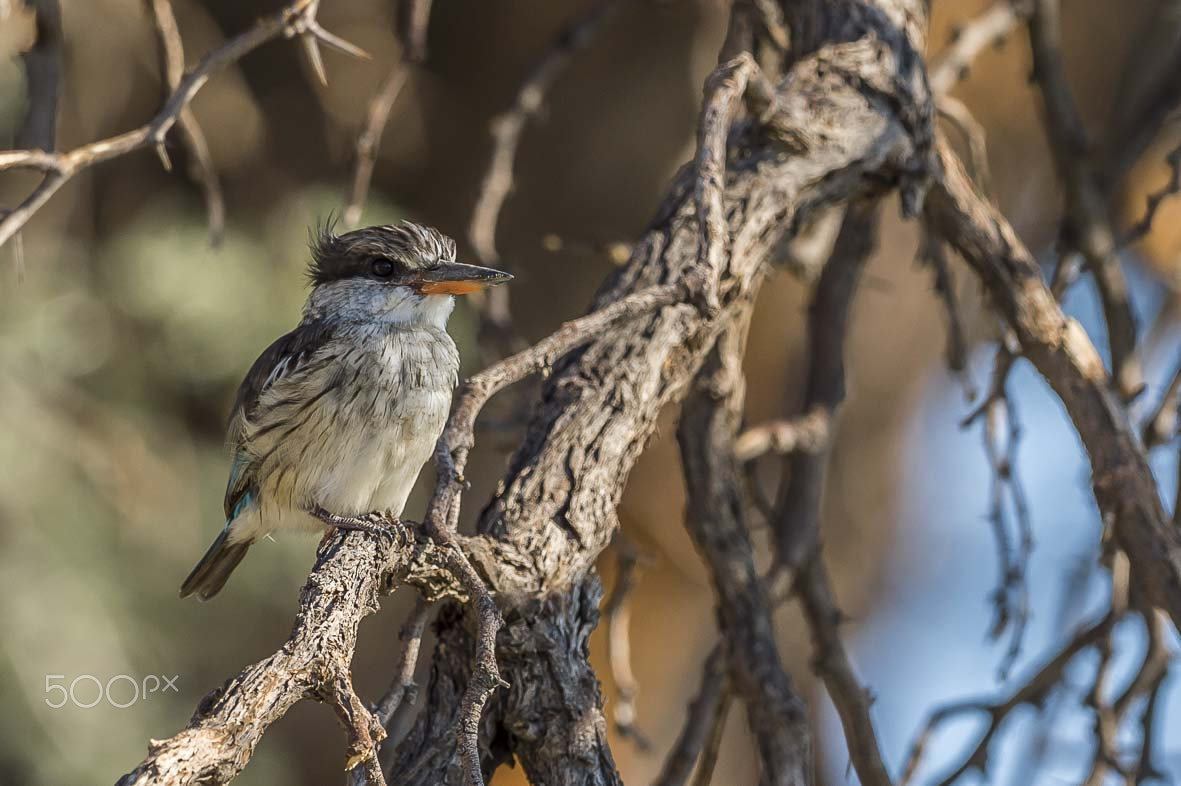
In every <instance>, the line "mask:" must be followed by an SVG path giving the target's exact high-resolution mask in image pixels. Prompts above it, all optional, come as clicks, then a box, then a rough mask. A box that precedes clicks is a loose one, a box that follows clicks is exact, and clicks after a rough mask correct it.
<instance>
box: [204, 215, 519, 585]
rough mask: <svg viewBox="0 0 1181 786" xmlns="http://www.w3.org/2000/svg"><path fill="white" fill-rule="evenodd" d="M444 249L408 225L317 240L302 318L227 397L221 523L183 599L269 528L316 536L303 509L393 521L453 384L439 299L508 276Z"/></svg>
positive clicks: (428, 233) (217, 579) (454, 364)
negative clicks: (232, 397) (460, 260)
mask: <svg viewBox="0 0 1181 786" xmlns="http://www.w3.org/2000/svg"><path fill="white" fill-rule="evenodd" d="M454 254H455V245H454V243H453V242H452V241H450V240H449V239H448V238H445V237H444V236H443V235H441V234H439V233H438V232H436V231H435V230H432V229H427V228H425V227H420V226H418V225H415V224H409V223H403V224H402V225H400V226H398V227H370V228H368V229H364V230H358V231H356V232H350V233H348V234H346V235H343V236H340V237H338V236H336V235H333V234H332V233H331V232H330V231H325V232H323V233H321V235H320V236H319V237H318V238H317V241H316V243H315V245H314V247H313V263H312V267H311V270H310V277H311V279H312V281H313V284H314V286H313V289H312V293H311V295H310V296H309V298H308V302H307V304H306V306H305V307H304V314H303V319H302V320H301V322H300V324H299V325H298V326H297V327H296V328H295V330H293V331H292V332H290V333H288V334H287V335H285V336H283V337H281V338H280V339H278V340H277V341H275V343H273V344H272V345H271V346H270V347H268V348H267V349H266V350H265V351H264V352H263V353H262V355H261V356H260V357H259V358H258V360H257V361H255V363H254V365H253V367H252V368H251V369H250V371H249V373H248V374H247V375H246V378H245V380H243V382H242V385H241V387H240V389H239V391H238V396H237V399H236V401H235V405H234V411H233V414H232V416H231V419H230V427H229V434H228V443H229V447H230V451H231V455H232V465H231V471H230V479H229V483H228V484H227V488H226V496H225V513H226V526H225V529H224V530H223V531H222V533H221V535H219V537H218V539H217V540H216V541H215V542H214V544H213V546H211V547H210V549H209V552H208V553H207V554H206V555H205V557H204V558H203V559H202V561H201V562H200V563H199V564H198V565H197V567H196V568H194V570H193V572H192V574H190V576H189V578H188V579H186V581H185V583H184V585H183V586H182V587H181V595H182V597H183V596H187V595H190V594H196V595H198V596H199V597H201V598H202V599H208V598H210V597H212V596H213V595H214V594H216V593H217V591H218V590H220V589H221V587H222V585H224V583H225V580H226V578H228V576H229V574H230V572H231V571H232V570H233V569H234V568H235V567H236V566H237V564H238V562H239V561H240V560H241V559H242V557H243V556H244V555H245V553H246V550H247V548H249V546H250V544H251V543H253V542H255V541H256V540H257V539H258V538H260V537H261V536H263V535H264V534H266V533H268V532H271V531H273V530H298V531H308V532H316V531H320V530H322V528H323V526H324V524H323V522H322V521H321V519H319V518H316V517H314V516H312V515H310V514H309V511H312V510H314V509H316V508H322V509H323V510H326V511H328V512H330V513H332V514H335V515H336V516H343V517H359V516H363V515H364V514H366V513H369V512H373V511H382V512H387V513H389V514H390V515H392V516H394V517H398V516H400V515H401V514H402V509H403V507H404V506H405V504H406V498H407V496H409V494H410V490H411V488H412V487H413V485H414V482H415V479H416V478H417V476H418V473H419V471H420V470H421V468H422V466H423V464H424V463H425V462H426V461H427V460H428V459H429V458H430V455H431V451H432V449H433V447H434V444H435V441H436V440H437V439H438V436H439V433H440V432H441V431H442V429H443V425H444V422H445V420H446V418H447V413H448V410H449V408H450V405H451V393H452V391H453V389H454V388H455V384H456V381H457V374H458V371H459V353H458V351H457V350H456V347H455V343H454V342H453V341H452V340H451V337H450V336H449V335H448V334H447V331H446V322H447V317H448V316H449V314H450V313H451V309H452V307H453V304H454V299H453V297H452V294H453V293H460V292H463V291H471V288H472V287H473V286H475V285H487V284H490V283H498V282H500V281H503V280H507V278H508V277H507V276H505V275H504V274H499V273H497V272H496V271H490V270H487V269H484V268H476V267H472V266H467V265H459V264H456V263H455V261H454ZM391 268H392V270H391ZM473 282H475V283H474V284H473Z"/></svg>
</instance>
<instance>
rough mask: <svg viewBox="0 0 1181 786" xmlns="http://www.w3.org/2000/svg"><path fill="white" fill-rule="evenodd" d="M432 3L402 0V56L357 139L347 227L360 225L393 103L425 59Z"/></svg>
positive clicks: (373, 100) (373, 101) (429, 0)
mask: <svg viewBox="0 0 1181 786" xmlns="http://www.w3.org/2000/svg"><path fill="white" fill-rule="evenodd" d="M431 5H432V0H399V6H398V7H399V8H400V9H401V10H402V15H401V16H402V19H401V26H400V31H401V36H400V37H401V40H402V52H401V54H400V56H399V57H398V60H397V61H396V62H395V63H394V65H393V67H392V68H391V69H390V72H389V74H388V75H387V76H386V78H385V80H384V81H382V83H381V87H379V88H378V89H377V92H376V93H375V94H374V96H373V98H371V99H370V100H369V110H368V111H367V112H366V115H365V125H364V126H363V127H362V128H361V133H360V134H359V135H358V136H357V144H356V151H355V153H354V156H355V159H354V164H353V182H352V187H351V189H350V191H349V201H348V204H347V205H345V208H344V212H343V214H342V215H341V220H342V222H343V223H344V225H345V226H346V227H355V226H357V225H358V224H359V223H360V221H361V213H362V211H364V210H365V202H366V201H367V200H368V199H369V186H370V184H371V183H372V182H373V168H374V167H375V166H376V165H377V151H378V149H379V148H380V147H381V137H382V134H384V133H385V127H386V123H388V122H389V119H390V111H391V110H393V108H394V102H395V101H397V100H398V96H399V95H400V94H401V92H402V88H403V86H405V84H406V80H407V79H409V77H410V71H411V69H412V68H413V66H414V65H415V64H416V63H421V62H423V61H424V60H425V59H426V34H427V26H428V25H429V23H430V17H431Z"/></svg>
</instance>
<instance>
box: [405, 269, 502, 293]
mask: <svg viewBox="0 0 1181 786" xmlns="http://www.w3.org/2000/svg"><path fill="white" fill-rule="evenodd" d="M511 280H512V276H510V275H509V274H508V273H502V272H501V271H499V270H493V269H492V268H490V267H479V266H478V265H465V264H463V263H461V262H444V263H443V264H441V265H439V266H438V267H433V268H431V269H429V270H420V271H418V272H417V273H415V274H414V275H413V276H412V278H411V279H410V282H409V283H410V286H412V287H414V288H415V289H416V290H418V291H419V292H421V293H422V294H424V295H467V294H469V293H471V292H478V291H480V290H481V289H485V288H487V287H491V286H495V285H496V284H503V283H504V282H506V281H511Z"/></svg>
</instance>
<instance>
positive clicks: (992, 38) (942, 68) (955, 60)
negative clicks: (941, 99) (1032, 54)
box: [929, 0, 1032, 96]
mask: <svg viewBox="0 0 1181 786" xmlns="http://www.w3.org/2000/svg"><path fill="white" fill-rule="evenodd" d="M1031 11H1032V0H998V1H997V2H995V3H993V4H992V5H991V6H989V7H988V9H987V10H985V11H984V12H983V13H982V14H980V15H979V16H977V17H975V18H973V19H970V20H968V21H967V22H965V23H964V24H962V25H959V26H957V27H956V29H955V32H954V34H953V36H952V40H951V44H950V45H949V46H948V47H947V48H946V49H944V50H943V51H942V52H940V53H939V56H938V57H936V58H935V59H934V60H932V62H931V66H930V69H929V71H930V81H931V92H933V93H935V94H936V95H939V96H943V95H945V94H946V93H948V92H950V91H951V89H952V88H953V87H955V85H956V83H957V82H960V81H962V80H963V79H965V78H966V77H967V75H968V69H969V68H970V67H971V65H972V62H973V61H974V60H975V59H976V57H977V56H978V55H979V54H980V53H981V52H982V51H984V49H985V48H986V47H989V46H999V45H1000V44H1002V43H1003V42H1004V40H1005V39H1006V38H1007V37H1008V36H1009V34H1010V33H1011V32H1013V30H1014V29H1015V28H1016V27H1017V25H1018V24H1020V23H1021V22H1022V21H1023V20H1024V19H1025V18H1027V17H1028V16H1029V14H1030V13H1031Z"/></svg>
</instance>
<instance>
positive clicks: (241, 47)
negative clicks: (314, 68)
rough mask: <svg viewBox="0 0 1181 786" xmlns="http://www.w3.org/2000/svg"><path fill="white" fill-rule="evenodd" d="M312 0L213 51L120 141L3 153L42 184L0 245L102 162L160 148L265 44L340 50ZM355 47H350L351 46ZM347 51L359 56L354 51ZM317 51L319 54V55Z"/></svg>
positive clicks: (5, 160) (3, 164)
mask: <svg viewBox="0 0 1181 786" xmlns="http://www.w3.org/2000/svg"><path fill="white" fill-rule="evenodd" d="M314 10H315V3H314V2H312V0H295V2H292V3H289V4H288V5H286V6H284V7H283V8H282V9H281V10H279V11H277V12H275V13H273V14H271V15H270V16H266V17H263V18H262V19H260V20H259V21H258V22H256V23H255V25H254V26H253V27H252V28H250V29H249V30H247V31H246V32H244V33H241V34H239V35H237V36H236V37H234V38H232V39H230V40H229V41H227V42H226V43H224V44H223V45H221V46H220V47H218V48H216V49H214V50H212V51H210V52H209V53H207V54H206V55H205V56H204V57H202V58H201V60H200V62H198V63H197V65H196V66H195V67H194V68H193V69H192V70H191V71H189V72H188V73H187V74H186V75H185V76H184V78H183V79H181V80H180V83H179V84H178V85H177V87H176V89H175V90H173V91H172V95H171V96H169V98H168V100H167V101H166V102H165V103H164V107H163V108H162V109H161V110H160V111H159V112H158V113H157V114H156V116H155V117H153V118H152V119H151V120H149V121H148V122H147V123H145V124H144V125H142V126H140V127H139V128H136V129H133V130H131V131H127V132H125V133H123V134H119V135H118V136H113V137H109V138H107V139H102V140H99V141H97V142H91V143H89V144H86V145H82V146H81V147H77V148H74V149H73V150H71V151H69V152H66V153H46V152H44V151H40V150H11V151H7V152H3V153H0V171H4V170H8V169H22V168H23V169H38V170H41V171H42V172H44V173H45V177H44V179H43V180H42V181H41V183H40V184H39V185H38V186H37V187H36V188H35V189H34V190H33V192H32V193H31V194H29V196H27V197H26V198H25V199H24V201H23V202H21V203H20V205H19V206H18V207H17V208H16V209H14V210H12V211H11V212H9V213H8V214H7V215H5V216H4V217H3V218H0V245H3V244H4V243H6V242H8V240H9V239H10V238H11V237H12V236H13V235H14V234H16V233H17V232H18V231H20V229H21V227H23V226H24V225H25V224H26V223H28V221H29V219H30V218H32V217H33V215H34V214H35V213H36V212H37V211H38V210H39V209H40V208H41V207H42V206H43V205H44V204H45V203H46V202H48V201H49V199H50V198H51V197H52V196H53V195H54V194H55V193H57V191H58V189H60V188H61V187H62V186H63V185H65V183H66V182H68V181H69V180H70V179H71V178H72V177H74V176H75V175H76V174H78V173H79V172H81V171H82V170H84V169H87V168H89V167H92V166H94V165H95V164H98V163H101V162H103V161H109V160H111V159H113V158H118V157H119V156H123V155H127V154H128V153H131V152H133V151H136V150H140V149H142V148H145V147H149V146H155V147H157V148H159V147H160V146H161V145H162V144H163V141H164V138H165V136H166V135H167V134H168V131H169V130H170V129H171V128H172V126H173V125H175V124H176V123H177V121H178V120H179V118H180V115H181V113H182V112H183V111H184V110H185V109H186V108H187V107H188V106H189V103H190V102H191V101H192V100H193V97H194V96H195V95H196V94H197V92H198V91H199V90H200V89H201V88H202V87H203V86H204V85H205V83H206V82H207V81H209V78H210V76H212V75H213V74H214V73H215V72H217V71H219V70H221V69H223V68H225V67H226V66H229V65H232V64H233V63H236V62H238V61H239V60H241V59H242V58H243V57H245V56H246V55H247V54H249V53H250V52H252V51H254V50H255V49H257V48H258V47H260V46H262V45H263V44H265V43H267V42H268V41H271V40H273V39H276V38H279V37H280V36H288V37H290V36H293V35H300V36H301V37H303V38H304V39H305V40H306V39H307V37H308V36H311V37H313V38H314V39H316V40H318V41H323V42H325V43H329V41H331V42H332V45H333V46H336V47H337V48H341V41H340V39H338V38H336V37H335V36H332V35H331V34H330V33H328V32H327V31H325V30H324V29H323V28H321V27H320V26H319V25H318V24H316V23H315V19H314V18H313V17H312V16H311V14H312V13H314ZM348 46H351V45H348ZM345 50H346V51H349V52H350V53H355V51H354V50H355V48H354V49H348V48H347V47H345ZM317 51H318V50H317Z"/></svg>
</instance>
